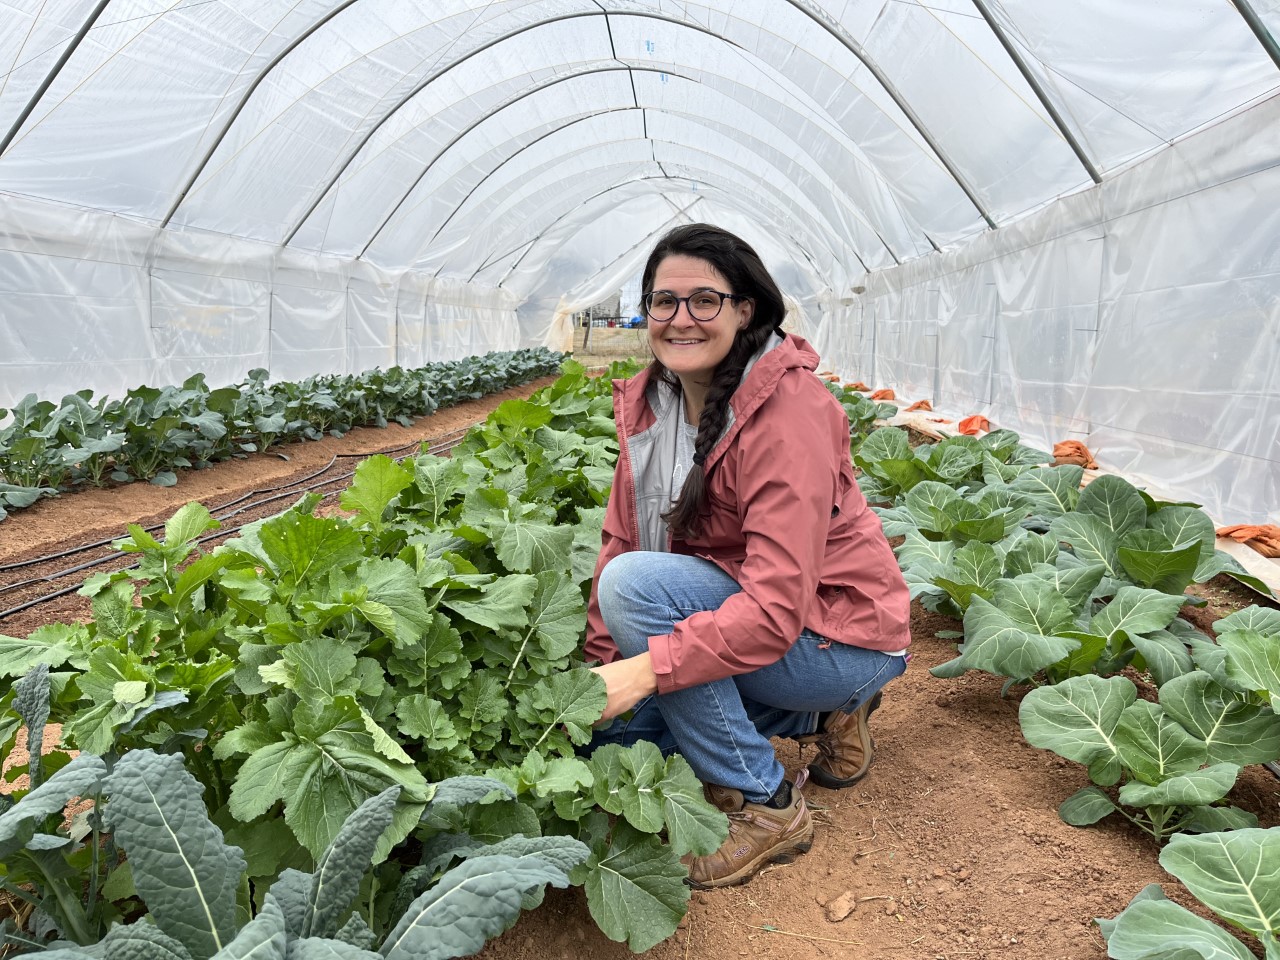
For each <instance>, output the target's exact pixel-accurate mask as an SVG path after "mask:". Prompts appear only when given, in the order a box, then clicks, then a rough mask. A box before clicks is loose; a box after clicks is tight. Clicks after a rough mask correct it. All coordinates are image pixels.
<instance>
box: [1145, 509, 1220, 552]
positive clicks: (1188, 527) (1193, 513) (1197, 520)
mask: <svg viewBox="0 0 1280 960" xmlns="http://www.w3.org/2000/svg"><path fill="white" fill-rule="evenodd" d="M1147 526H1148V527H1150V528H1151V529H1152V530H1155V531H1156V532H1157V533H1159V534H1161V535H1162V536H1163V537H1164V538H1165V539H1166V540H1168V541H1169V542H1170V543H1192V542H1196V543H1199V544H1200V549H1201V550H1202V551H1203V552H1205V553H1212V552H1213V550H1214V545H1215V544H1216V543H1217V540H1218V535H1217V533H1216V532H1215V531H1214V529H1213V521H1212V520H1210V519H1209V515H1208V514H1206V513H1205V512H1204V511H1203V510H1200V509H1197V508H1196V507H1184V506H1172V507H1162V508H1161V509H1160V510H1157V511H1156V512H1155V513H1154V514H1152V515H1151V517H1150V518H1149V519H1148V520H1147Z"/></svg>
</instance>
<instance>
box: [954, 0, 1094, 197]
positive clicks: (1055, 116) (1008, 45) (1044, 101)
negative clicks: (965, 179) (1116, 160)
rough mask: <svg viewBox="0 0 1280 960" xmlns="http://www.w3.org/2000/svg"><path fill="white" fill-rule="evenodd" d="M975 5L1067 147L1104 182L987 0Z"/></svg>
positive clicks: (1091, 173)
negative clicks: (993, 14) (1001, 25)
mask: <svg viewBox="0 0 1280 960" xmlns="http://www.w3.org/2000/svg"><path fill="white" fill-rule="evenodd" d="M973 5H974V6H975V7H977V8H978V12H979V13H980V14H982V19H983V20H985V21H987V26H988V27H990V28H991V32H992V33H994V34H995V35H996V39H997V40H999V41H1000V46H1002V47H1004V52H1005V53H1007V54H1008V55H1009V59H1010V60H1012V61H1013V63H1014V66H1016V67H1017V68H1018V72H1019V73H1020V74H1022V79H1023V80H1025V81H1027V85H1028V86H1030V87H1031V89H1032V91H1034V92H1035V95H1036V98H1037V99H1039V101H1040V105H1041V106H1042V107H1044V108H1045V110H1046V111H1047V112H1048V114H1049V116H1050V118H1052V120H1053V123H1054V126H1056V127H1057V128H1058V132H1059V133H1060V134H1062V138H1063V139H1064V140H1066V141H1067V145H1068V146H1069V147H1071V151H1072V153H1074V154H1075V155H1076V159H1077V160H1079V161H1080V164H1081V166H1083V167H1084V169H1085V171H1086V172H1087V173H1088V174H1089V178H1090V179H1091V180H1093V182H1094V183H1101V182H1102V174H1101V173H1099V172H1098V168H1097V167H1095V166H1094V165H1093V161H1092V160H1090V159H1089V156H1088V154H1086V153H1085V152H1084V147H1083V146H1081V144H1080V141H1079V140H1077V139H1076V137H1075V134H1073V133H1072V132H1071V128H1070V127H1068V126H1067V121H1066V120H1065V119H1064V118H1063V116H1062V114H1060V113H1059V112H1058V108H1057V107H1055V106H1054V105H1053V101H1052V100H1050V99H1049V94H1048V93H1047V92H1046V91H1045V89H1044V87H1043V86H1042V85H1041V83H1040V78H1039V77H1037V76H1036V75H1035V74H1034V73H1032V72H1031V68H1030V67H1028V66H1027V62H1026V61H1025V60H1024V59H1023V58H1022V54H1020V53H1019V52H1018V49H1017V48H1016V47H1015V46H1014V45H1013V43H1012V42H1011V41H1010V40H1009V38H1008V36H1007V35H1006V34H1005V32H1004V31H1003V30H1001V29H1000V25H999V24H998V23H996V20H995V17H993V16H991V11H990V9H989V8H988V7H987V0H973Z"/></svg>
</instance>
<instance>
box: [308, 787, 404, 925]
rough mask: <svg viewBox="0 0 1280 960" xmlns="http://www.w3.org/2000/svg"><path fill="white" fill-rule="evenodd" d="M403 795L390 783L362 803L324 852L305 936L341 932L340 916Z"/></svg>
mask: <svg viewBox="0 0 1280 960" xmlns="http://www.w3.org/2000/svg"><path fill="white" fill-rule="evenodd" d="M399 795H400V788H399V787H394V786H393V787H388V788H387V789H386V790H383V791H382V792H381V793H379V794H378V795H377V796H373V797H370V798H369V799H368V800H366V801H365V802H364V803H362V804H360V806H359V807H357V808H356V810H355V812H354V813H352V814H351V816H349V817H348V818H347V821H346V823H344V824H343V825H342V829H341V830H339V831H338V835H337V836H336V837H334V838H333V842H332V843H330V844H329V846H328V848H327V849H326V850H325V852H324V853H323V854H321V856H320V859H319V860H318V861H317V862H316V868H315V870H314V871H313V873H312V884H311V897H310V902H309V903H308V910H307V914H306V917H305V918H304V920H303V925H302V934H301V935H302V936H304V937H332V936H334V935H335V934H336V933H337V932H338V918H339V917H341V916H342V915H343V914H345V913H346V912H347V910H348V909H350V907H351V903H352V901H353V900H355V898H356V894H358V893H359V892H360V881H361V879H362V878H363V877H364V875H365V872H366V871H367V870H368V869H369V867H370V866H371V865H372V863H373V854H374V850H375V849H376V848H377V844H378V841H379V840H380V839H381V837H382V834H383V832H384V831H385V830H386V829H387V827H389V826H390V825H391V818H392V814H393V813H394V812H395V806H396V798H397V797H398V796H399Z"/></svg>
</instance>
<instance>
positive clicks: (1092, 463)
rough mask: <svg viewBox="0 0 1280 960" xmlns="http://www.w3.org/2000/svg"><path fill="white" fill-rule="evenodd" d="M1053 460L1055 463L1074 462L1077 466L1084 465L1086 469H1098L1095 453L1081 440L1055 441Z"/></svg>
mask: <svg viewBox="0 0 1280 960" xmlns="http://www.w3.org/2000/svg"><path fill="white" fill-rule="evenodd" d="M1053 462H1054V464H1055V465H1058V464H1063V463H1074V464H1076V466H1080V467H1084V468H1085V469H1086V470H1097V469H1098V462H1097V461H1096V460H1094V459H1093V454H1092V453H1090V452H1089V448H1088V447H1086V446H1085V445H1084V444H1083V443H1081V442H1080V441H1079V440H1063V441H1062V442H1061V443H1055V444H1054V445H1053Z"/></svg>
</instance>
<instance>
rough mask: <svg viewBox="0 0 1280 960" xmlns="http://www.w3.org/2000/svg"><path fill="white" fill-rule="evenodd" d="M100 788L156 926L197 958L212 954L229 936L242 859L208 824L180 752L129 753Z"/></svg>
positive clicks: (198, 788) (109, 822)
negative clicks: (104, 787) (104, 789)
mask: <svg viewBox="0 0 1280 960" xmlns="http://www.w3.org/2000/svg"><path fill="white" fill-rule="evenodd" d="M107 789H108V792H109V793H110V794H111V802H110V804H108V805H107V810H106V820H107V825H108V827H109V828H110V829H111V830H112V832H113V834H114V836H115V838H116V842H117V843H119V844H120V845H121V846H122V847H123V848H124V850H125V852H126V854H127V856H128V857H129V860H130V862H131V864H132V865H133V880H134V884H135V886H136V887H137V890H138V894H139V896H141V897H142V900H143V901H144V902H145V903H146V904H147V907H148V908H149V909H150V911H151V916H152V918H153V919H154V920H155V923H156V925H157V926H158V927H159V928H160V929H161V930H162V931H163V932H164V933H166V934H168V935H169V936H171V937H173V938H174V939H175V940H178V941H179V942H181V943H182V944H183V945H184V946H185V947H186V948H187V949H188V950H189V951H190V952H191V956H192V957H194V958H196V960H204V958H207V957H211V956H213V955H214V954H215V953H217V952H218V951H219V950H221V949H222V948H223V946H224V945H226V944H229V943H230V942H231V941H232V940H233V939H234V937H235V933H236V915H235V914H236V890H237V888H238V887H239V885H240V880H241V877H242V876H243V875H244V869H245V862H244V856H243V855H242V854H241V852H240V850H239V848H237V847H227V846H226V845H224V844H223V841H222V834H221V833H220V832H219V831H218V828H217V827H215V826H214V825H213V824H212V823H211V822H210V821H209V816H208V814H207V813H206V811H205V804H204V800H203V798H202V796H201V794H202V793H203V792H204V788H203V787H202V786H201V785H200V784H199V783H197V782H196V779H195V778H194V777H193V776H191V774H189V773H188V772H187V771H186V769H185V768H184V767H183V765H182V758H181V757H180V756H177V755H175V754H158V753H154V752H152V751H151V750H131V751H129V752H128V753H126V754H125V755H124V756H122V757H121V758H120V759H119V760H118V761H117V762H116V765H115V768H114V769H113V770H112V771H111V775H110V777H109V778H108V783H107Z"/></svg>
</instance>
